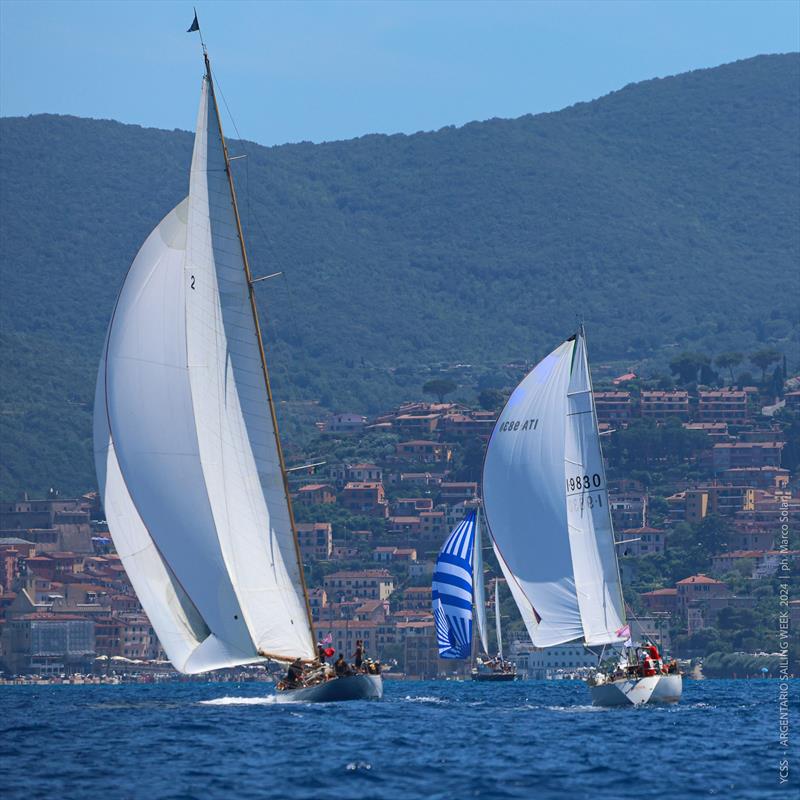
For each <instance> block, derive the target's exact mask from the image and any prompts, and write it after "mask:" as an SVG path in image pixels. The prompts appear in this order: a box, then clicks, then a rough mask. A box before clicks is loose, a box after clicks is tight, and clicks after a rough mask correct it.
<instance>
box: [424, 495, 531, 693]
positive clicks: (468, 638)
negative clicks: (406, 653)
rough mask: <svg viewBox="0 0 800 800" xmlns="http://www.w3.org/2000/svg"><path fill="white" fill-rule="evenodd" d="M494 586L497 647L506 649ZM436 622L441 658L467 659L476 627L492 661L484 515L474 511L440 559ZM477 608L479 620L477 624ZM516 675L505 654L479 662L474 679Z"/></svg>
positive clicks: (452, 536) (435, 578)
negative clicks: (484, 579) (484, 558)
mask: <svg viewBox="0 0 800 800" xmlns="http://www.w3.org/2000/svg"><path fill="white" fill-rule="evenodd" d="M497 598H498V594H497V584H495V608H496V614H497V616H496V625H497V642H498V648H499V649H500V650H502V635H501V632H500V611H499V605H498V602H497ZM432 600H433V617H434V622H435V625H436V637H437V642H438V647H439V658H446V659H467V658H470V657H471V654H472V641H473V628H474V627H477V629H478V635H479V637H480V640H481V645H482V647H483V652H484V653H485V654H486V655H487V656H488V654H489V641H488V625H487V622H486V600H485V595H484V585H483V552H482V546H481V526H480V514H479V512H478V510H477V509H472V510H471V511H469V512H468V513H467V515H466V516H465V517H464V519H463V520H462V521H461V522H460V523H459V524H458V525H456V527H455V528H454V529H453V531H452V532H451V533H450V535H449V536H448V537H447V539H446V541H445V543H444V544H443V545H442V548H441V550H440V551H439V555H438V557H437V559H436V566H435V568H434V574H433V584H432ZM473 609H474V614H475V617H474V620H473ZM515 676H516V670H515V669H514V667H513V665H511V664H508V663H507V662H505V661H503V659H502V655H499V656H498V657H496V658H493V659H487V660H485V661H484V660H482V659H479V663H478V667H477V668H476V669H474V670H473V671H472V677H473V679H475V680H513V679H514V678H515Z"/></svg>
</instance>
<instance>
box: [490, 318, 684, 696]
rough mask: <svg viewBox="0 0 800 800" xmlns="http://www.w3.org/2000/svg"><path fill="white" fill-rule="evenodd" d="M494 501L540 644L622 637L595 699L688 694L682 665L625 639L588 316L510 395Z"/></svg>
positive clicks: (504, 561) (494, 442) (521, 599)
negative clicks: (651, 656) (651, 662)
mask: <svg viewBox="0 0 800 800" xmlns="http://www.w3.org/2000/svg"><path fill="white" fill-rule="evenodd" d="M483 502H484V513H485V514H486V519H487V523H488V527H489V534H490V536H491V538H492V545H493V547H494V551H495V554H496V556H497V560H498V561H499V562H500V567H501V569H502V571H503V574H504V575H505V577H506V580H507V582H508V586H509V589H510V590H511V593H512V595H513V597H514V600H515V602H516V604H517V607H518V608H519V610H520V613H521V614H522V618H523V621H524V622H525V626H526V628H527V629H528V633H529V635H530V637H531V641H532V642H533V644H534V645H535V646H537V647H553V646H555V645H560V644H565V643H567V642H572V641H580V640H582V641H583V642H584V643H585V644H586V645H587V646H588V647H603V648H605V647H607V646H610V647H612V648H621V649H622V650H623V653H622V655H621V658H620V661H619V664H618V665H617V667H616V668H614V669H613V670H609V671H601V670H598V673H597V675H596V676H595V677H594V678H593V680H592V681H591V682H590V688H591V694H592V700H593V702H594V703H595V704H596V705H629V704H640V703H646V702H674V701H677V700H678V699H679V698H680V696H681V676H680V675H679V674H675V673H672V674H666V672H665V671H663V670H659V671H657V672H656V671H655V670H651V669H650V668H647V669H643V666H644V665H643V664H640V663H639V660H638V655H637V651H636V650H635V649H631V648H626V647H625V644H626V640H627V639H628V636H629V630H630V629H629V627H628V626H627V625H626V623H625V604H624V600H623V596H622V586H621V582H620V577H619V566H618V562H617V553H616V549H615V546H616V543H615V540H614V531H613V527H612V523H611V514H610V512H609V507H608V490H607V487H606V477H605V468H604V465H603V457H602V452H601V447H600V434H599V430H598V426H597V414H596V412H595V407H594V398H593V395H592V385H591V377H590V374H589V362H588V356H587V351H586V337H585V334H584V331H583V326H581V329H580V331H579V332H578V333H577V334H576V335H575V336H571V337H570V338H569V339H567V340H566V341H565V342H563V343H562V344H561V345H559V346H558V347H557V348H556V349H555V350H554V351H553V352H552V353H550V355H548V356H547V357H546V358H544V359H543V360H542V361H540V362H539V364H537V365H536V367H534V369H533V370H532V371H531V372H530V373H529V374H528V375H527V376H526V377H525V378H524V380H523V381H522V383H520V385H519V386H517V388H516V389H515V390H514V392H513V393H512V395H511V397H510V398H509V400H508V403H507V404H506V406H505V408H504V409H503V411H502V413H501V414H500V417H499V419H498V420H497V424H496V425H495V428H494V430H493V432H492V436H491V439H490V440H489V445H488V448H487V452H486V458H485V461H484V467H483ZM651 671H652V672H653V673H654V674H650V673H651Z"/></svg>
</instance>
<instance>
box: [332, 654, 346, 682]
mask: <svg viewBox="0 0 800 800" xmlns="http://www.w3.org/2000/svg"><path fill="white" fill-rule="evenodd" d="M333 669H334V671H335V672H336V677H337V678H343V677H344V676H345V675H347V673H348V672H349V667H348V666H347V662H346V661H345V660H344V653H339V658H337V659H336V661H334V662H333Z"/></svg>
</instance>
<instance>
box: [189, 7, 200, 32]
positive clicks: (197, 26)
mask: <svg viewBox="0 0 800 800" xmlns="http://www.w3.org/2000/svg"><path fill="white" fill-rule="evenodd" d="M199 30H200V23H199V22H198V21H197V12H196V11H195V12H194V19H193V20H192V24H191V25H190V26H189V29H188V30H187V31H186V33H193V32H194V31H199Z"/></svg>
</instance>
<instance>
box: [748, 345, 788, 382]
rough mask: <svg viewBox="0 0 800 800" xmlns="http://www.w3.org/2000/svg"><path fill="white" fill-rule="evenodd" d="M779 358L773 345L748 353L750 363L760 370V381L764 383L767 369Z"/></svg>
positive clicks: (779, 355)
mask: <svg viewBox="0 0 800 800" xmlns="http://www.w3.org/2000/svg"><path fill="white" fill-rule="evenodd" d="M780 360H781V354H780V353H779V352H778V351H777V350H776V349H775V348H774V347H765V348H764V349H763V350H757V351H756V352H755V353H751V354H750V363H751V364H753V365H754V366H756V367H758V368H759V369H760V370H761V383H762V384H763V383H766V380H767V370H768V369H769V368H770V366H771V365H772V364H774V363H775V362H776V361H780Z"/></svg>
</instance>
